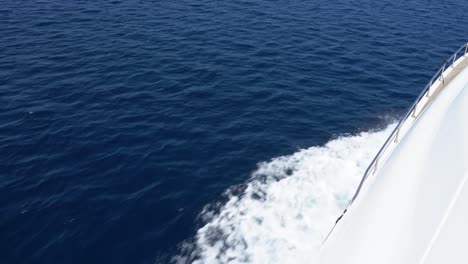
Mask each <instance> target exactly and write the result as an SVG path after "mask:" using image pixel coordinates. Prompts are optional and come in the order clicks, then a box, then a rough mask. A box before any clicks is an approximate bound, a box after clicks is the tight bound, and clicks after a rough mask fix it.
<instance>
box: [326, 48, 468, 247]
mask: <svg viewBox="0 0 468 264" xmlns="http://www.w3.org/2000/svg"><path fill="white" fill-rule="evenodd" d="M461 51H463V52H461ZM460 54H461V55H460ZM467 54H468V42H467V43H465V44H464V45H463V46H462V47H460V48H459V49H458V50H457V51H456V52H455V53H453V54H452V56H450V58H449V59H448V60H447V61H446V62H445V63H444V64H443V65H442V66H441V67H440V68H439V70H438V71H437V72H436V73H435V74H434V76H433V77H432V78H431V80H430V81H429V82H428V83H427V85H426V86H425V87H424V89H423V91H422V92H421V93H420V94H419V96H418V98H417V99H416V101H415V102H414V103H413V105H412V106H411V108H410V110H409V111H408V112H407V113H406V115H405V116H404V117H403V118H402V119H401V120H400V122H398V125H397V126H396V127H395V129H394V130H393V131H392V133H391V134H390V136H389V137H388V138H387V140H386V141H385V143H384V145H383V146H382V147H381V148H380V150H379V152H378V153H377V155H376V156H375V157H374V159H373V160H372V162H371V164H370V165H369V167H367V169H366V171H365V172H364V175H363V177H362V179H361V182H360V183H359V186H358V188H357V190H356V192H355V193H354V195H353V198H352V199H351V200H350V202H349V203H348V205H347V206H346V208H345V209H344V211H343V213H342V214H341V215H340V216H339V217H338V218H337V220H336V222H335V225H334V226H333V228H332V229H331V230H330V233H328V235H327V237H326V238H325V240H324V242H325V241H326V240H327V239H328V237H329V236H330V234H331V233H332V232H333V229H334V228H335V226H336V224H338V222H339V221H340V219H341V218H342V217H343V216H344V215H345V214H346V212H347V211H348V208H349V207H350V206H351V205H352V204H353V202H354V201H355V200H356V198H357V197H358V196H359V193H360V192H361V189H362V187H363V185H364V183H365V181H366V180H367V178H368V177H369V176H370V175H371V174H372V175H373V174H375V172H376V171H377V169H378V168H379V167H378V166H379V161H380V159H381V158H382V156H383V155H384V154H385V153H386V151H387V150H388V147H389V146H390V145H391V143H392V142H393V143H397V142H398V137H399V135H400V129H401V127H402V125H403V124H405V122H406V121H407V120H408V118H410V117H412V118H413V119H416V118H418V117H419V114H420V113H421V112H422V111H423V110H424V109H423V108H421V109H420V110H419V112H417V106H418V104H419V103H420V102H421V100H422V99H423V97H427V98H429V99H428V101H430V100H431V99H432V97H433V96H434V92H435V91H434V92H433V93H432V94H430V92H431V91H430V90H431V87H432V86H433V85H434V83H435V82H437V81H441V82H442V87H445V79H444V72H445V70H446V69H448V68H449V67H454V63H455V62H456V61H457V60H458V59H459V58H460V57H463V56H466V55H467Z"/></svg>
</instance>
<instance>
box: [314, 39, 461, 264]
mask: <svg viewBox="0 0 468 264" xmlns="http://www.w3.org/2000/svg"><path fill="white" fill-rule="evenodd" d="M467 178H468V43H466V44H465V45H463V46H462V47H461V48H460V49H459V50H457V51H456V52H455V53H454V54H453V55H452V56H451V57H450V58H449V59H448V60H447V62H446V63H445V64H444V65H442V67H441V68H440V69H439V71H437V73H436V74H435V75H434V76H433V78H432V79H431V80H430V81H429V83H428V84H427V86H426V87H425V88H424V89H423V91H422V93H421V94H420V95H419V97H418V98H417V100H416V101H415V102H414V104H413V105H412V107H411V108H410V110H409V111H408V113H407V114H406V115H405V116H404V117H403V118H402V119H401V121H400V122H399V124H398V125H397V126H396V128H395V130H394V131H393V132H392V133H391V135H390V137H389V138H388V139H387V141H386V142H385V144H384V145H383V146H382V148H381V149H380V151H379V152H378V154H377V155H376V157H375V158H374V160H373V161H372V163H371V164H370V166H369V167H368V169H367V171H366V172H365V174H364V176H363V178H362V181H361V183H360V185H359V187H358V189H357V191H356V193H355V195H354V197H353V198H352V199H351V201H350V203H349V204H348V206H347V207H346V209H345V210H344V212H343V214H342V215H341V216H339V217H338V219H337V221H336V223H335V226H334V228H333V229H332V230H331V232H330V233H329V235H328V236H327V238H326V239H325V241H324V242H323V245H322V248H321V251H320V263H321V264H371V263H372V264H390V263H391V264H406V263H408V264H409V263H411V264H415V263H419V264H441V263H450V264H456V263H468V256H467V254H468V243H467V241H468V183H467Z"/></svg>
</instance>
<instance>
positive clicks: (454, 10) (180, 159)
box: [0, 0, 468, 264]
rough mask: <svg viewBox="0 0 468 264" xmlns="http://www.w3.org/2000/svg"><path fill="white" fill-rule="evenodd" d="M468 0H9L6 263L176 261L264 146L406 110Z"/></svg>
mask: <svg viewBox="0 0 468 264" xmlns="http://www.w3.org/2000/svg"><path fill="white" fill-rule="evenodd" d="M467 13H468V4H467V2H466V1H464V0H453V1H449V2H446V1H422V0H421V1H393V0H382V1H366V0H351V1H348V0H346V1H345V0H339V1H320V0H312V1H297V0H290V1H267V0H247V1H244V0H242V1H224V0H221V1H209V0H197V1H194V0H180V1H167V0H161V1H139V0H128V1H119V0H113V1H108V0H104V1H64V0H40V1H13V0H6V1H2V4H1V5H0V25H1V26H0V36H1V37H0V153H1V154H2V156H1V162H0V249H1V250H0V251H1V254H0V263H8V264H9V263H12V264H13V263H47V264H50V263H89V264H90V263H96V264H97V263H99V264H101V263H155V262H157V263H166V262H169V261H170V259H171V258H172V257H173V256H175V255H178V254H180V252H181V251H180V249H179V248H178V247H180V246H181V245H184V244H185V243H187V241H191V240H193V238H194V236H195V235H196V233H197V230H198V229H199V228H201V227H202V226H203V224H202V220H200V217H197V216H199V215H200V212H202V209H203V208H204V206H205V205H206V204H212V203H214V202H216V201H221V203H222V198H220V197H222V196H221V194H222V193H223V192H224V191H225V190H226V189H228V188H229V187H230V186H236V185H239V184H242V183H245V182H246V181H247V180H248V179H249V178H250V174H251V172H252V171H254V170H255V169H256V164H257V163H258V162H261V161H267V160H269V159H271V158H274V157H278V156H282V155H287V154H292V153H294V152H296V151H297V150H298V149H302V148H308V147H310V146H317V145H323V144H325V143H326V142H328V141H329V140H330V139H332V138H336V137H337V136H339V135H344V134H348V133H350V134H355V133H357V132H360V131H367V130H369V129H374V128H379V127H380V128H382V127H384V126H386V125H387V124H388V123H389V121H388V118H390V119H391V118H395V117H398V116H399V115H401V114H402V112H403V111H404V110H405V109H406V108H407V107H408V106H409V104H410V103H411V101H412V100H413V99H414V98H415V97H416V95H417V94H418V93H419V91H420V90H421V89H422V87H423V85H424V84H425V82H427V81H428V79H429V78H430V77H431V75H432V74H433V73H434V72H435V70H436V69H437V68H438V67H439V66H440V65H441V64H442V62H443V60H444V59H446V58H447V57H448V56H449V55H450V54H451V53H452V52H453V51H454V50H456V49H457V48H458V47H459V46H461V45H462V44H463V43H464V42H465V41H467V37H468V34H467V33H468V28H467V25H468V16H467ZM192 260H193V259H192ZM190 261H191V260H190Z"/></svg>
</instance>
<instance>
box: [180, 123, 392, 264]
mask: <svg viewBox="0 0 468 264" xmlns="http://www.w3.org/2000/svg"><path fill="white" fill-rule="evenodd" d="M393 127H394V125H389V126H388V127H387V128H385V129H384V130H381V131H372V132H362V133H360V134H358V135H353V136H344V137H339V138H336V139H333V140H331V141H329V142H328V143H327V144H325V145H324V146H318V147H310V148H308V149H303V150H300V151H298V152H296V153H294V154H292V155H289V156H283V157H278V158H275V159H273V160H271V161H269V162H263V163H260V164H259V165H258V169H257V170H256V171H255V172H254V173H253V174H252V177H251V179H250V181H249V182H248V183H247V184H246V185H245V187H244V188H243V189H242V191H241V192H240V193H239V192H237V193H235V192H232V191H231V190H228V191H227V192H226V193H227V195H228V199H227V202H226V203H225V204H223V205H219V206H217V207H216V208H215V209H213V206H207V207H206V208H205V209H204V210H203V212H202V213H201V218H202V219H204V224H203V226H202V227H201V228H200V229H199V230H198V231H197V233H196V236H195V238H194V239H193V241H192V242H191V243H186V244H184V245H183V246H182V247H183V250H182V253H181V254H180V255H179V256H177V257H176V258H174V260H175V262H177V263H200V264H201V263H206V264H214V263H281V264H282V263H314V262H316V261H314V260H315V259H316V258H317V257H318V253H319V248H320V245H321V243H322V241H323V240H324V238H325V236H326V235H327V233H328V232H329V230H330V229H331V228H332V226H333V224H334V222H335V220H336V218H337V217H338V216H339V215H340V214H341V212H342V210H343V209H344V207H345V206H346V204H347V202H348V201H349V199H350V198H351V196H352V195H353V194H354V192H355V190H356V187H357V185H358V183H359V181H360V179H361V177H362V175H363V173H364V171H365V169H366V168H367V166H368V165H369V163H370V161H371V160H372V158H373V157H374V156H375V154H376V153H377V151H378V150H379V148H380V146H381V145H382V144H383V143H384V141H385V139H386V138H387V137H388V135H389V134H390V132H391V130H392V129H393Z"/></svg>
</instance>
